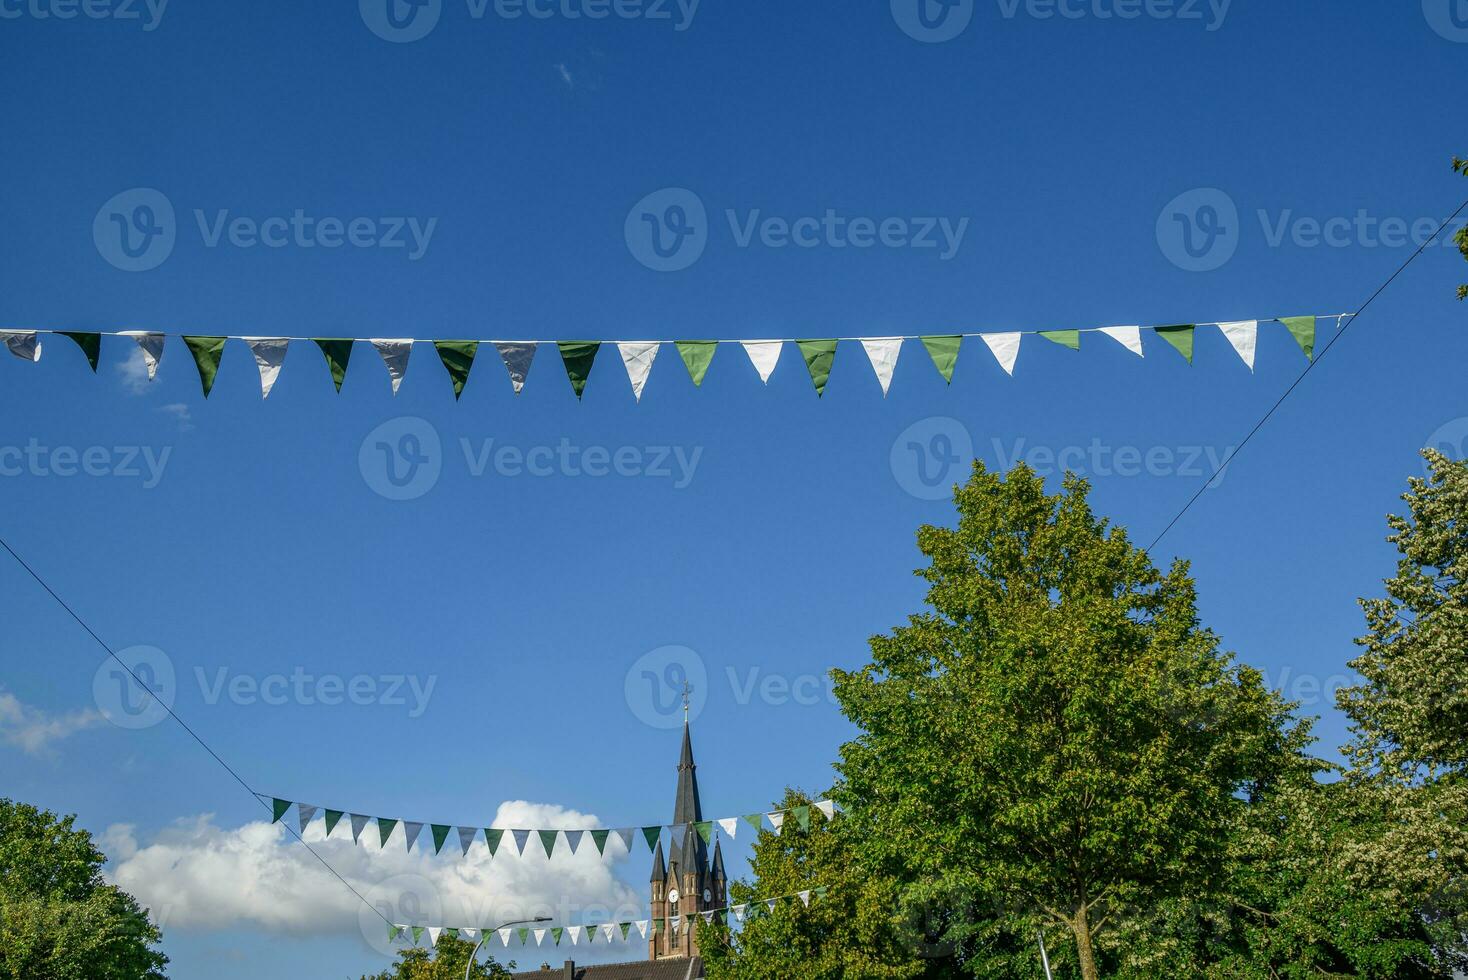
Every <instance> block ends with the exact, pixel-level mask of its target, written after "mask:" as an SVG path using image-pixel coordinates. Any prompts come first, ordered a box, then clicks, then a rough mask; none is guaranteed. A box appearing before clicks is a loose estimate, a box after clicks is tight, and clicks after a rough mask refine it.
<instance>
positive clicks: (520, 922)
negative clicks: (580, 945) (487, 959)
mask: <svg viewBox="0 0 1468 980" xmlns="http://www.w3.org/2000/svg"><path fill="white" fill-rule="evenodd" d="M549 921H550V916H548V915H538V916H536V917H535V918H533V919H516V920H515V921H514V922H501V923H500V924H499V925H497V926H495V927H494V928H493V929H485V930H483V931H482V932H481V933H480V936H479V942H477V943H475V944H474V952H472V953H470V954H469V965H468V966H466V967H464V980H469V974H470V973H472V972H474V961H475V960H476V959H478V958H479V947H480V946H483V945H484V943H485V941H486V940H487V939H489V937H490V935H491V934H493V933H496V932H499V931H500V930H501V929H508V928H510V926H524V925H529V924H530V923H532V922H549Z"/></svg>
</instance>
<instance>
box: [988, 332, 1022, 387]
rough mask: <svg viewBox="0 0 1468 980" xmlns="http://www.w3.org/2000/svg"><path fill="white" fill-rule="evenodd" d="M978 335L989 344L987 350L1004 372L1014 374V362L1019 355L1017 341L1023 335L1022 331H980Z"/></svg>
mask: <svg viewBox="0 0 1468 980" xmlns="http://www.w3.org/2000/svg"><path fill="white" fill-rule="evenodd" d="M979 336H980V337H982V338H983V339H984V343H986V344H988V345H989V350H990V351H991V352H992V353H993V354H994V359H995V360H996V361H998V362H999V366H1000V367H1002V368H1003V369H1004V373H1005V374H1008V375H1010V376H1011V377H1013V376H1014V362H1015V359H1016V358H1018V357H1019V341H1020V338H1021V337H1023V336H1024V334H1022V333H981V334H979Z"/></svg>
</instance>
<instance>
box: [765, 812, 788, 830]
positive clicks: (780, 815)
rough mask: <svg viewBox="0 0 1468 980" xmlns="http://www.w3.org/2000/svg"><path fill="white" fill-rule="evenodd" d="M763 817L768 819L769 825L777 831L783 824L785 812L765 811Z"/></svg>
mask: <svg viewBox="0 0 1468 980" xmlns="http://www.w3.org/2000/svg"><path fill="white" fill-rule="evenodd" d="M765 817H766V819H768V820H769V821H770V826H772V827H774V828H775V832H776V833H779V832H780V828H781V827H783V826H784V825H785V814H784V812H783V811H781V810H776V811H775V812H774V813H767V814H765Z"/></svg>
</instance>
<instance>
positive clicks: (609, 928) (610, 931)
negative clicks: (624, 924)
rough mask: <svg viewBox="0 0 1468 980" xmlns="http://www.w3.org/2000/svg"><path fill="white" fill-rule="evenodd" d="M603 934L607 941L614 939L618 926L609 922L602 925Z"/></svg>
mask: <svg viewBox="0 0 1468 980" xmlns="http://www.w3.org/2000/svg"><path fill="white" fill-rule="evenodd" d="M601 934H602V937H603V938H604V939H606V941H607V942H611V941H612V940H613V939H615V938H617V927H616V926H615V925H613V924H612V923H610V922H608V923H607V924H606V925H604V926H602V927H601Z"/></svg>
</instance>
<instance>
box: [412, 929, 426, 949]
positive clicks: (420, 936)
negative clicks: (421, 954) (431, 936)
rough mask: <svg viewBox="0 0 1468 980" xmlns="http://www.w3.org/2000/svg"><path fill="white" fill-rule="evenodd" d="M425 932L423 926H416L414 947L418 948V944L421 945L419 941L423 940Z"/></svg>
mask: <svg viewBox="0 0 1468 980" xmlns="http://www.w3.org/2000/svg"><path fill="white" fill-rule="evenodd" d="M424 931H425V930H424V928H423V927H422V926H414V927H413V945H414V946H417V945H418V943H419V941H420V940H422V939H423V933H424Z"/></svg>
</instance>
